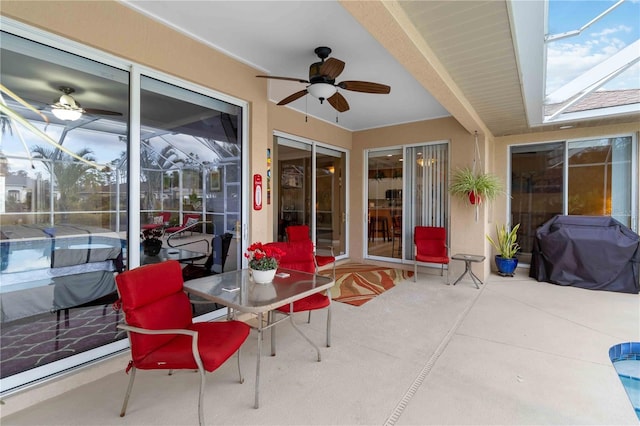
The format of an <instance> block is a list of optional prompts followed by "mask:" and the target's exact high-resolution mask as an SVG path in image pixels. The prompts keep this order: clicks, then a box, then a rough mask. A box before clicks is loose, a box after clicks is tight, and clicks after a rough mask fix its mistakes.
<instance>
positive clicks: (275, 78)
mask: <svg viewBox="0 0 640 426" xmlns="http://www.w3.org/2000/svg"><path fill="white" fill-rule="evenodd" d="M256 77H258V78H272V79H274V80H288V81H297V82H298V83H306V84H309V81H307V80H303V79H301V78H295V77H278V76H275V75H256Z"/></svg>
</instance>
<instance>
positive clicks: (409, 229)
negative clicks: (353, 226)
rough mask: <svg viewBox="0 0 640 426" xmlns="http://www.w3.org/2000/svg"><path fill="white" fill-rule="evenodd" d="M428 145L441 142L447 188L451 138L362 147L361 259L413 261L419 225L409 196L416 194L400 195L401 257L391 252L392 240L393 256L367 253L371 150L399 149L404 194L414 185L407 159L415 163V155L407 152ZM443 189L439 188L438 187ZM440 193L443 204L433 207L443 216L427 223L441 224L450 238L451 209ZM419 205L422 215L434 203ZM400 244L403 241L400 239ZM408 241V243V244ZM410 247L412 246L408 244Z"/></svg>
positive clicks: (445, 192) (412, 170) (446, 198)
mask: <svg viewBox="0 0 640 426" xmlns="http://www.w3.org/2000/svg"><path fill="white" fill-rule="evenodd" d="M430 146H444V147H445V149H446V153H445V158H441V160H443V161H445V162H446V164H445V165H444V174H445V185H444V187H445V188H446V187H447V186H448V179H449V174H450V173H449V172H450V160H451V158H450V155H451V153H450V141H449V140H446V139H445V140H435V141H428V142H420V143H413V144H406V145H396V146H387V147H381V148H370V149H365V150H364V152H363V158H364V161H363V184H362V185H363V188H364V191H363V194H362V197H363V199H362V203H363V204H362V205H363V206H364V208H363V232H362V256H363V259H368V260H380V261H384V262H397V263H402V264H412V263H413V248H412V246H413V241H412V240H413V228H414V227H415V226H416V225H418V224H417V223H416V222H417V214H416V212H415V208H416V206H415V205H413V201H410V200H415V199H416V197H412V198H410V197H409V196H404V197H402V202H401V209H402V220H401V233H402V237H401V241H404V244H403V245H402V251H401V255H400V257H399V258H398V257H394V256H393V250H394V246H393V242H392V256H391V257H387V256H379V255H371V254H369V202H370V200H369V154H370V153H372V152H374V153H375V152H385V151H387V152H392V151H394V152H396V151H401V153H402V157H401V161H402V184H401V188H402V191H403V192H404V194H412V193H413V191H414V189H415V187H416V185H415V171H416V170H415V168H413V167H411V168H410V167H409V164H410V162H412V163H411V164H414V163H413V162H414V161H415V164H418V163H417V161H418V158H417V156H415V155H410V152H409V151H410V150H411V149H414V148H420V147H430ZM422 160H423V161H425V160H426V159H424V158H423V159H422ZM409 173H411V175H409ZM423 192H425V193H426V189H424V190H423ZM441 192H442V191H441ZM441 195H442V200H443V204H442V205H440V206H437V207H436V208H435V211H437V212H438V214H439V215H440V216H443V217H442V218H441V223H435V224H427V225H429V226H444V227H445V228H446V229H447V239H448V238H449V229H450V220H451V213H450V202H451V201H450V197H449V195H448V191H446V190H444V192H443V193H442V194H441ZM409 208H411V211H408V209H409ZM420 208H421V209H422V210H423V215H425V214H426V213H427V212H429V211H431V210H432V209H433V206H432V207H431V209H428V208H427V207H426V206H424V205H422V206H420ZM428 216H433V214H431V215H428ZM390 232H393V230H391V229H390ZM391 238H392V239H393V238H394V236H391ZM400 244H402V243H400ZM407 244H409V245H407ZM409 247H411V248H409Z"/></svg>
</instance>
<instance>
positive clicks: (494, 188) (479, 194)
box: [449, 167, 502, 205]
mask: <svg viewBox="0 0 640 426" xmlns="http://www.w3.org/2000/svg"><path fill="white" fill-rule="evenodd" d="M449 192H450V193H451V194H452V195H456V196H458V197H460V198H462V199H464V200H469V203H471V205H478V204H480V203H482V202H483V201H493V199H495V198H496V197H497V196H498V195H499V194H500V193H502V183H501V182H500V179H498V177H497V176H495V175H493V174H491V173H474V172H473V171H472V170H471V169H470V168H468V167H466V168H463V169H458V170H456V171H455V172H454V174H453V177H452V178H451V185H449Z"/></svg>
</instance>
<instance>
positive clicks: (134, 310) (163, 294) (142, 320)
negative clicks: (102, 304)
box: [116, 260, 192, 365]
mask: <svg viewBox="0 0 640 426" xmlns="http://www.w3.org/2000/svg"><path fill="white" fill-rule="evenodd" d="M116 284H117V286H118V293H119V294H120V298H121V300H122V310H123V312H124V314H125V319H126V322H127V324H128V325H131V326H134V327H140V328H146V329H150V330H158V329H167V328H189V327H190V326H191V324H192V320H191V304H190V303H189V298H188V297H187V295H186V294H185V293H184V291H183V282H182V268H181V267H180V264H179V263H178V262H177V261H175V260H169V261H166V262H162V263H158V264H154V265H146V266H141V267H139V268H136V269H132V270H130V271H126V272H123V273H121V274H118V275H117V276H116ZM168 312H169V313H170V314H167V313H168ZM174 338H175V336H173V335H143V334H139V333H131V334H130V341H131V356H132V358H133V361H134V364H136V365H137V363H138V362H141V361H142V360H143V359H144V358H145V357H146V356H147V355H148V354H149V353H151V352H152V351H154V350H155V349H156V348H158V347H159V346H162V345H165V344H167V343H169V342H170V341H171V340H172V339H174Z"/></svg>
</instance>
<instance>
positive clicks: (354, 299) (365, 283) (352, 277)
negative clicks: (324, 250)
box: [323, 263, 413, 306]
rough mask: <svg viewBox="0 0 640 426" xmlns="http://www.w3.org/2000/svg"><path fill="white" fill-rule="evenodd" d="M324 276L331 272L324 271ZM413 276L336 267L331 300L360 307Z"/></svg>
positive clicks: (356, 266) (399, 271) (355, 266)
mask: <svg viewBox="0 0 640 426" xmlns="http://www.w3.org/2000/svg"><path fill="white" fill-rule="evenodd" d="M323 274H324V275H330V274H331V272H330V271H323ZM412 276H413V271H404V270H402V269H393V268H387V267H384V266H376V265H363V264H359V263H348V264H345V265H341V266H338V267H336V285H335V286H333V288H332V289H331V298H332V299H333V300H337V301H338V302H342V303H348V304H349V305H354V306H360V305H363V304H365V303H367V302H368V301H369V300H371V299H373V298H374V297H376V296H377V295H379V294H382V293H384V292H385V291H387V290H389V289H390V288H393V287H394V286H395V285H396V284H397V283H399V282H400V281H402V280H404V279H406V278H409V277H412Z"/></svg>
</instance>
